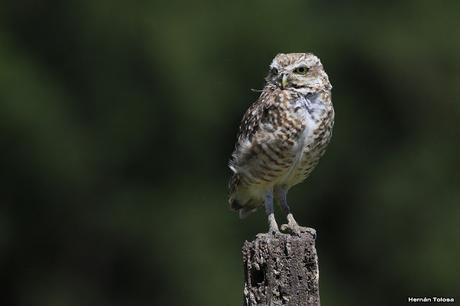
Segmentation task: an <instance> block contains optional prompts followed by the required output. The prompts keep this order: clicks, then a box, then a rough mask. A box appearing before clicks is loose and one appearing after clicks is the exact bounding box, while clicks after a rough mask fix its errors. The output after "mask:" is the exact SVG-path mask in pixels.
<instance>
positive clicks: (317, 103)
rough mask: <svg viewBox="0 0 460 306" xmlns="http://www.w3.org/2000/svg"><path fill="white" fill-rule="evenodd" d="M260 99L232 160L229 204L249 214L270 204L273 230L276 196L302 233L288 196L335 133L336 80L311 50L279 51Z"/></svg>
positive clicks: (290, 226)
mask: <svg viewBox="0 0 460 306" xmlns="http://www.w3.org/2000/svg"><path fill="white" fill-rule="evenodd" d="M265 80H266V85H265V87H264V89H263V91H262V93H261V95H260V97H259V99H258V100H257V101H256V102H255V103H254V104H252V105H251V106H250V108H249V109H248V110H247V112H246V114H245V115H244V117H243V120H242V122H241V125H240V128H239V134H238V138H237V142H236V145H235V150H234V152H233V154H232V158H231V160H230V163H229V164H230V169H231V170H232V172H233V175H232V177H231V179H230V183H229V190H230V194H229V203H230V206H231V207H232V208H233V209H234V210H236V211H238V212H239V214H240V217H245V216H246V215H248V214H249V213H251V212H253V211H255V210H256V209H257V208H258V207H260V206H265V208H266V212H267V215H268V218H269V225H270V231H271V232H272V233H276V232H278V225H277V223H276V221H275V219H274V214H273V199H274V198H275V199H277V200H278V202H279V203H280V205H281V207H282V208H283V210H284V211H285V212H286V214H287V215H288V225H285V226H284V228H286V229H290V230H291V231H292V232H299V231H301V230H303V229H305V228H302V227H300V226H298V225H297V223H296V222H295V220H294V218H293V217H292V214H291V213H290V210H289V206H288V205H287V200H286V194H287V192H288V190H289V188H291V187H292V186H294V185H296V184H298V183H300V182H302V181H303V180H305V179H306V178H307V177H308V176H309V174H310V173H311V172H312V171H313V169H314V168H315V167H316V165H317V164H318V162H319V159H320V157H321V156H322V155H323V154H324V152H325V150H326V147H327V145H328V143H329V140H330V138H331V135H332V126H333V124H334V109H333V107H332V103H331V88H332V86H331V84H330V83H329V79H328V76H327V74H326V72H325V71H324V69H323V66H322V64H321V62H320V60H319V59H318V58H317V57H316V56H315V55H313V54H311V53H290V54H278V55H277V56H276V57H275V58H274V59H273V61H272V63H271V65H270V69H269V73H268V75H267V77H266V78H265Z"/></svg>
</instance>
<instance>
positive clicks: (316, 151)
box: [258, 91, 334, 187]
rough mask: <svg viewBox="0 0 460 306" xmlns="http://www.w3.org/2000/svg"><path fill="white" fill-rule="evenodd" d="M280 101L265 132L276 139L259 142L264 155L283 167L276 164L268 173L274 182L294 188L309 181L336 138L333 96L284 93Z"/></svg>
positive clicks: (273, 109) (270, 113)
mask: <svg viewBox="0 0 460 306" xmlns="http://www.w3.org/2000/svg"><path fill="white" fill-rule="evenodd" d="M283 95H284V96H283ZM277 97H278V98H277V99H275V101H274V102H275V103H274V104H273V107H269V108H268V112H269V113H268V114H267V115H268V116H266V118H267V120H266V122H263V124H264V125H265V126H264V127H263V129H264V130H265V131H267V132H268V133H272V136H271V137H270V136H267V135H266V136H264V137H263V138H265V139H260V142H259V141H258V142H259V143H261V147H262V149H263V150H262V151H263V152H262V153H263V155H267V156H268V155H270V154H271V158H276V159H277V164H278V165H281V167H277V165H276V163H275V165H274V166H272V167H271V171H267V173H266V174H267V176H269V177H270V176H271V178H272V179H271V182H272V183H273V184H274V185H284V186H287V187H291V186H293V185H296V184H298V183H300V182H302V181H303V180H304V179H305V178H306V177H308V175H309V174H310V173H311V172H312V171H313V169H314V168H315V166H316V165H317V164H318V162H319V159H320V157H321V156H322V155H323V154H324V152H325V149H326V146H327V144H328V143H329V141H330V139H331V136H332V126H333V122H334V110H333V108H332V104H331V103H330V93H329V92H321V93H308V94H301V93H299V92H296V91H280V92H279V93H278V94H277ZM264 142H265V144H264ZM273 153H275V154H273ZM263 161H264V159H263V158H262V159H261V162H263Z"/></svg>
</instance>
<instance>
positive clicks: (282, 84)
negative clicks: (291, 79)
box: [281, 74, 288, 89]
mask: <svg viewBox="0 0 460 306" xmlns="http://www.w3.org/2000/svg"><path fill="white" fill-rule="evenodd" d="M287 84H288V77H287V75H285V74H283V76H282V78H281V88H283V89H284V88H286V86H287Z"/></svg>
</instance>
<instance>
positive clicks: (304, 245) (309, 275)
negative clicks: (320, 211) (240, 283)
mask: <svg viewBox="0 0 460 306" xmlns="http://www.w3.org/2000/svg"><path fill="white" fill-rule="evenodd" d="M242 252H243V262H244V274H245V275H244V305H245V306H256V305H257V306H261V305H266V306H275V305H287V306H320V301H319V270H318V256H317V254H316V249H315V237H314V235H312V234H311V233H308V232H306V233H302V234H301V235H300V236H296V235H290V234H280V235H276V236H272V235H268V234H263V235H258V236H257V238H256V239H255V240H253V241H245V243H244V246H243V249H242Z"/></svg>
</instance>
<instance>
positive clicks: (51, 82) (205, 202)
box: [0, 0, 460, 306]
mask: <svg viewBox="0 0 460 306" xmlns="http://www.w3.org/2000/svg"><path fill="white" fill-rule="evenodd" d="M459 11H460V3H459V2H458V1H440V2H433V1H419V0H412V1H381V2H373V3H372V2H360V1H347V2H346V3H345V1H343V2H341V1H307V0H302V1H296V0H292V1H289V0H288V1H271V0H255V1H246V2H245V1H211V0H203V1H196V2H185V1H176V0H170V1H162V2H160V1H133V2H128V1H125V2H121V1H115V2H114V1H108V0H87V1H75V0H70V1H57V0H54V1H36V0H35V1H34V0H24V1H2V2H1V5H0V115H1V120H0V143H1V153H0V167H1V168H0V169H1V182H0V183H1V184H0V192H1V193H0V201H1V205H0V250H1V252H0V264H1V267H0V269H1V270H0V271H1V272H0V279H1V288H2V290H1V291H2V294H1V295H0V304H1V305H60V306H62V305H65V306H66V305H72V306H74V305H79V306H80V305H198V306H206V305H232V306H233V305H242V286H243V268H242V263H241V254H240V248H241V246H242V243H243V241H244V240H245V239H252V238H253V237H254V236H255V234H256V233H258V232H261V231H265V230H266V229H267V226H266V220H265V217H264V214H263V213H262V212H261V211H260V212H258V213H257V214H255V215H252V216H251V217H249V218H248V219H246V220H243V221H240V220H239V219H238V218H237V215H236V214H234V213H232V212H230V211H229V209H228V205H227V191H226V184H227V180H228V178H229V175H230V172H229V170H228V168H227V160H228V158H229V156H230V153H231V151H232V149H233V144H234V141H235V135H236V132H237V126H238V124H239V120H240V119H241V116H242V114H243V113H244V111H245V110H246V108H247V107H248V106H249V105H250V103H252V102H253V101H254V100H255V99H256V98H257V93H254V92H251V91H250V89H251V88H255V89H260V88H261V87H262V86H263V77H264V75H265V73H266V71H267V67H268V64H269V63H270V61H271V59H272V58H273V56H274V55H275V54H276V53H278V52H303V51H311V52H314V53H315V54H317V55H318V56H319V57H320V58H321V59H322V62H323V64H324V66H325V69H326V71H327V72H328V74H329V77H330V79H331V82H332V84H333V86H334V88H333V102H334V105H335V109H336V125H335V130H334V136H333V140H332V143H331V144H330V146H329V149H328V152H327V154H326V155H325V157H324V158H323V159H322V162H321V163H320V165H319V167H318V168H317V170H316V171H315V172H314V173H313V175H312V176H311V177H310V178H309V180H308V182H307V183H304V184H302V185H299V186H297V187H295V188H294V189H292V190H291V192H290V203H291V206H292V208H293V210H294V212H295V215H296V217H297V219H298V220H299V222H300V223H302V224H304V225H309V226H312V227H315V228H316V229H317V231H318V239H317V248H318V252H319V256H320V272H321V282H320V287H321V299H322V304H323V305H340V306H352V305H375V306H380V305H381V306H388V305H406V304H407V297H408V296H416V297H417V296H431V295H436V296H445V297H456V298H457V299H459V298H460V294H459V283H460V279H459V276H458V271H459V270H460V264H459V262H460V246H459V244H460V242H459V241H460V240H459V237H458V236H459V225H460V205H459V203H460V175H459V170H460V166H459V165H460V129H459V122H460V101H459V97H460V90H459V88H460V38H459V37H460V18H459V17H458V16H459ZM278 218H279V220H281V215H280V216H279V217H278Z"/></svg>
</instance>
